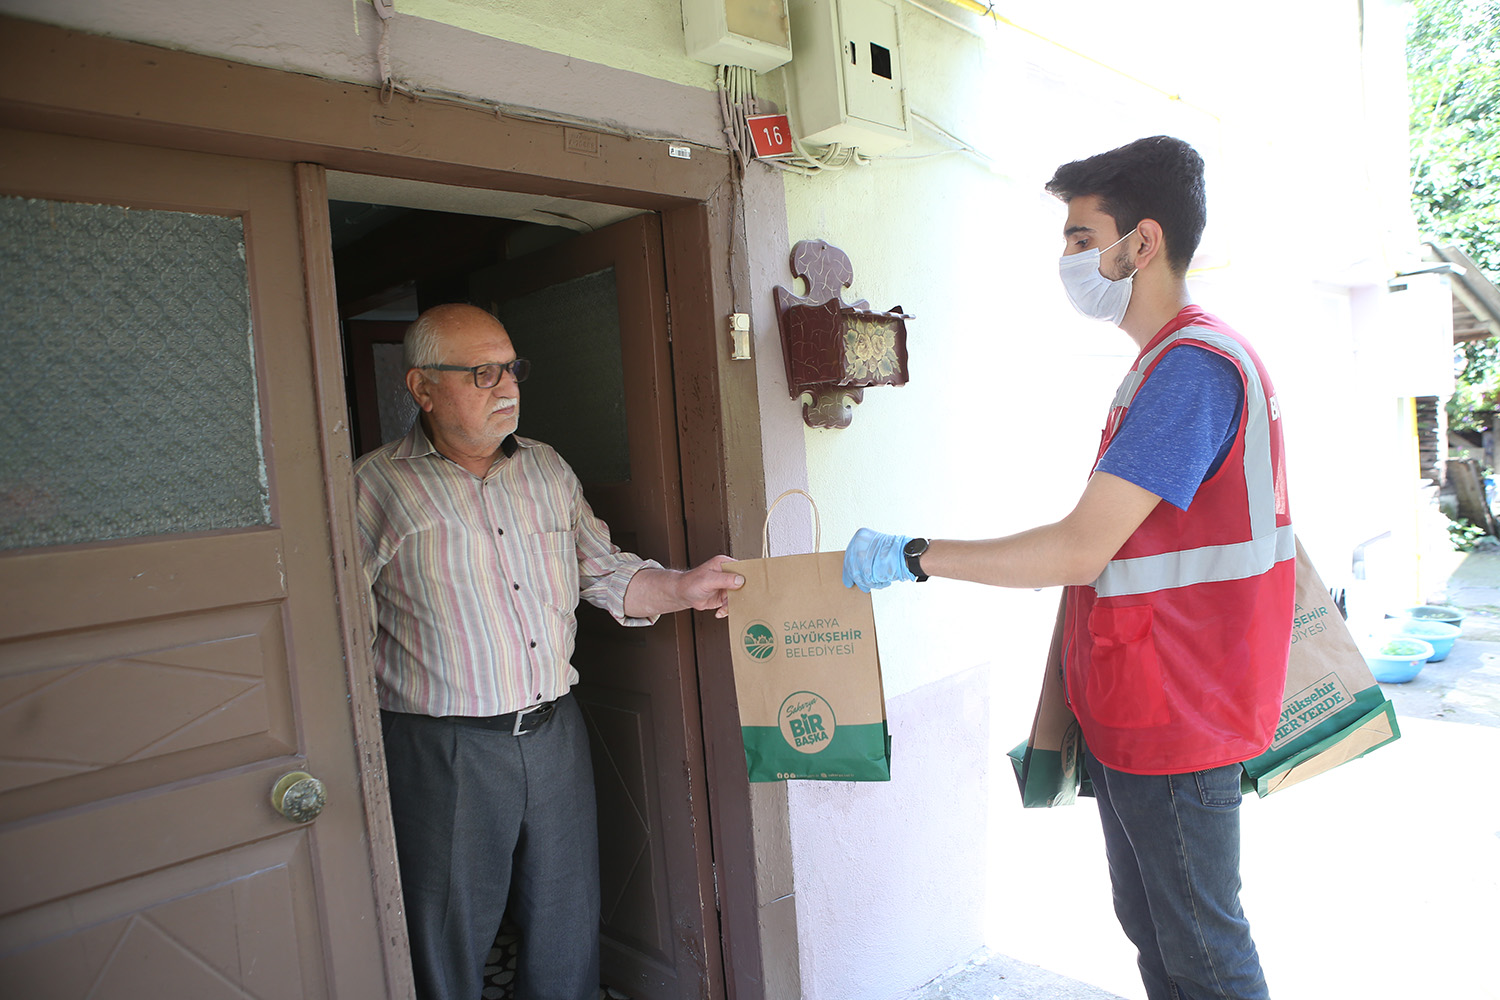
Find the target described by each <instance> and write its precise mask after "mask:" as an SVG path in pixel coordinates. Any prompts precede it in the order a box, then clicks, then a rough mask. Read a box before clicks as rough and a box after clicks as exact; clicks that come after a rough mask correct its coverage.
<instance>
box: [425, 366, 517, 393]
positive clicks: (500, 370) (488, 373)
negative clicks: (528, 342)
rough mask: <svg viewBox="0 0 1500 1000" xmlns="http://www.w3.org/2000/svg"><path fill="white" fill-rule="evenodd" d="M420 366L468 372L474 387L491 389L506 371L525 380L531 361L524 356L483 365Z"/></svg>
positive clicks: (497, 383) (515, 377)
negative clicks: (472, 379) (472, 377)
mask: <svg viewBox="0 0 1500 1000" xmlns="http://www.w3.org/2000/svg"><path fill="white" fill-rule="evenodd" d="M418 367H420V368H431V369H432V370H433V371H439V372H468V373H469V374H470V375H473V376H474V388H476V389H493V388H494V387H495V386H497V385H499V384H500V380H501V379H502V378H504V377H505V373H506V372H510V374H511V377H512V378H514V379H515V380H516V381H517V382H524V381H526V376H527V375H530V374H531V362H530V361H527V360H526V359H525V358H516V360H514V361H503V362H502V361H491V362H490V363H488V364H483V365H470V366H465V365H419V366H418Z"/></svg>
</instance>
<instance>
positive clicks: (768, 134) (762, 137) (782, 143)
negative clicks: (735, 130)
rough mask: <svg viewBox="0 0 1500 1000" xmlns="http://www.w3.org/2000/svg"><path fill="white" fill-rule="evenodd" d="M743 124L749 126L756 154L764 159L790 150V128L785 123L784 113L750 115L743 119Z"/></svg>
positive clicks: (783, 154) (781, 154)
mask: <svg viewBox="0 0 1500 1000" xmlns="http://www.w3.org/2000/svg"><path fill="white" fill-rule="evenodd" d="M745 124H746V125H749V126H750V139H751V141H752V142H754V143H755V155H756V156H758V157H761V158H762V159H764V158H766V157H770V156H786V155H788V154H789V153H791V152H792V129H791V126H789V125H788V124H787V120H786V115H751V116H750V117H749V118H746V119H745Z"/></svg>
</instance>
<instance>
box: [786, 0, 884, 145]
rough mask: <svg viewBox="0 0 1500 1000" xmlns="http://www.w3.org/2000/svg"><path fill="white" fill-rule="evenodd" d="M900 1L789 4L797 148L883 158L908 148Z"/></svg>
mask: <svg viewBox="0 0 1500 1000" xmlns="http://www.w3.org/2000/svg"><path fill="white" fill-rule="evenodd" d="M899 2H900V0H791V3H790V8H791V15H792V52H793V59H792V72H793V75H794V78H795V81H796V82H795V88H794V89H795V93H794V94H793V95H792V101H793V106H794V108H795V110H796V112H797V114H796V117H795V126H796V128H797V129H798V130H799V132H800V134H799V135H798V136H797V138H798V139H800V140H801V141H802V142H805V143H809V144H812V145H819V146H826V145H830V144H832V143H835V142H836V143H839V144H841V145H844V146H858V147H859V148H860V149H861V150H863V151H865V152H867V153H883V152H887V151H889V150H892V149H896V148H897V147H900V146H905V145H907V144H909V143H910V142H911V141H912V135H911V122H910V120H909V117H908V115H907V110H906V74H905V67H904V66H903V57H902V52H901V27H900V18H899V17H898V16H897V6H898V4H899Z"/></svg>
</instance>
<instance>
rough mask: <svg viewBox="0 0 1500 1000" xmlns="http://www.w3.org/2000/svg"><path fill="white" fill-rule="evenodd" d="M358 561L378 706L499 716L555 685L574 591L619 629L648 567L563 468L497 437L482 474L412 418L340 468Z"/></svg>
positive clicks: (552, 458)
mask: <svg viewBox="0 0 1500 1000" xmlns="http://www.w3.org/2000/svg"><path fill="white" fill-rule="evenodd" d="M354 476H355V485H356V492H357V511H358V518H359V535H360V558H361V561H362V563H363V566H364V571H365V575H366V577H367V579H368V580H369V583H370V589H371V592H372V595H373V597H374V599H375V617H376V629H375V671H376V677H377V679H378V681H379V689H380V705H381V707H382V708H384V709H388V710H390V711H396V712H411V713H417V714H422V715H433V716H443V715H469V716H488V715H502V714H504V713H506V712H513V711H516V710H517V709H521V708H526V707H528V706H531V705H535V704H537V703H538V702H543V701H550V700H551V699H553V698H558V697H561V696H562V695H564V694H566V693H567V691H568V689H569V688H570V687H571V686H572V685H573V684H574V683H575V682H576V681H577V680H578V673H577V671H575V670H574V669H573V665H572V662H571V660H572V655H573V643H574V637H575V633H576V620H575V618H574V612H575V610H576V608H577V607H578V600H579V598H580V597H582V598H583V599H584V600H587V601H589V602H590V603H592V604H596V605H598V606H599V607H601V608H603V609H604V610H606V611H608V612H609V613H610V614H611V615H613V616H614V618H615V619H616V620H617V621H619V622H620V623H621V624H623V625H649V624H651V623H652V622H653V621H655V619H654V618H627V617H625V607H624V605H625V588H626V587H627V586H629V584H630V579H631V577H633V576H634V575H635V573H636V571H637V570H639V569H641V568H642V567H644V566H658V567H659V566H660V565H661V564H660V563H657V562H654V561H652V560H649V559H641V558H640V557H639V556H635V555H631V554H630V553H628V552H621V551H620V549H619V548H618V547H617V546H615V545H614V544H613V543H611V542H610V538H609V528H608V526H607V525H605V524H604V522H603V521H601V520H599V519H598V518H597V517H595V516H594V512H593V511H592V510H590V509H589V505H588V503H587V502H586V501H585V500H584V498H583V490H582V488H581V486H580V485H579V482H578V477H577V476H576V475H574V473H573V470H572V469H570V468H569V467H568V464H567V463H566V462H564V461H563V460H562V457H561V456H559V455H558V454H557V452H556V451H554V450H553V449H552V448H550V447H549V446H547V445H545V444H542V443H541V442H538V441H531V440H528V439H526V438H521V437H514V436H513V437H511V438H509V439H507V441H506V442H505V447H504V449H503V450H502V454H501V456H500V457H499V458H498V459H497V460H496V461H495V463H494V464H493V465H492V466H490V469H489V472H487V473H486V474H485V475H484V476H483V477H479V476H476V475H474V474H473V473H471V472H469V471H467V470H466V469H464V468H463V467H461V466H459V465H458V464H456V463H454V462H452V461H449V460H448V459H446V458H444V457H443V456H442V455H441V454H440V453H439V452H438V451H437V450H436V449H435V448H434V447H433V446H432V443H431V441H430V440H429V439H428V437H427V435H426V433H425V432H424V431H423V428H422V423H421V421H417V422H416V423H415V424H414V426H413V427H412V429H411V431H410V433H408V434H407V435H406V437H404V438H402V439H400V440H398V441H392V442H390V443H389V444H386V445H384V446H382V447H380V448H378V449H376V450H375V451H373V452H371V453H370V454H368V455H365V456H363V457H362V458H361V459H360V460H359V461H358V462H357V463H356V464H355V467H354Z"/></svg>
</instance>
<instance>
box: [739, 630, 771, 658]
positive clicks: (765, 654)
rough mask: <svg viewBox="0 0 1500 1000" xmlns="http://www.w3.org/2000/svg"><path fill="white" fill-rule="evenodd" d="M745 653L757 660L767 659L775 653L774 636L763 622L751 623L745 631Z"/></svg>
mask: <svg viewBox="0 0 1500 1000" xmlns="http://www.w3.org/2000/svg"><path fill="white" fill-rule="evenodd" d="M745 652H747V653H749V654H750V655H751V656H752V657H754V658H755V659H757V660H764V659H768V658H769V657H770V655H771V654H772V653H774V652H776V635H775V633H773V632H772V631H771V626H769V625H767V624H765V623H764V622H751V623H750V625H749V627H748V628H746V629H745Z"/></svg>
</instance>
